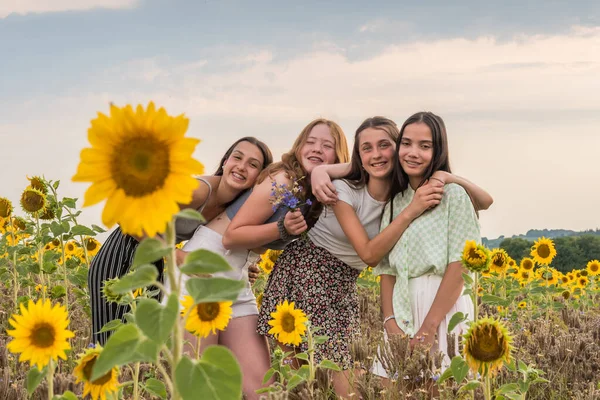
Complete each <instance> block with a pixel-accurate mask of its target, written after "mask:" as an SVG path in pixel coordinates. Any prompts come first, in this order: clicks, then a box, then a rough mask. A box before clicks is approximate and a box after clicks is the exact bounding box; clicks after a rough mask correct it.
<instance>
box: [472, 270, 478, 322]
mask: <svg viewBox="0 0 600 400" xmlns="http://www.w3.org/2000/svg"><path fill="white" fill-rule="evenodd" d="M473 285H474V286H475V287H474V288H473V293H475V296H473V307H474V310H473V322H477V319H478V318H479V272H475V278H474V279H473Z"/></svg>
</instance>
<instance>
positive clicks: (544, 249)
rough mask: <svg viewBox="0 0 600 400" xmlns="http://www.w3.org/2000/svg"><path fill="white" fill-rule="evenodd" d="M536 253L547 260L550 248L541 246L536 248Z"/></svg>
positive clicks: (545, 245)
mask: <svg viewBox="0 0 600 400" xmlns="http://www.w3.org/2000/svg"><path fill="white" fill-rule="evenodd" d="M537 253H538V255H539V256H540V257H541V258H548V257H549V256H550V247H548V245H547V244H541V245H539V246H538V248H537Z"/></svg>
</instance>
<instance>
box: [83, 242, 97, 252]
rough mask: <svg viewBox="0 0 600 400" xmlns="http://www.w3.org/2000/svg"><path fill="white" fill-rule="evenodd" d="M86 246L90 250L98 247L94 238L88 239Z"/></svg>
mask: <svg viewBox="0 0 600 400" xmlns="http://www.w3.org/2000/svg"><path fill="white" fill-rule="evenodd" d="M85 247H86V248H87V249H88V251H94V250H95V249H96V242H95V241H94V240H88V241H87V243H86V244H85Z"/></svg>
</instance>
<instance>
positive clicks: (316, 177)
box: [310, 163, 351, 205]
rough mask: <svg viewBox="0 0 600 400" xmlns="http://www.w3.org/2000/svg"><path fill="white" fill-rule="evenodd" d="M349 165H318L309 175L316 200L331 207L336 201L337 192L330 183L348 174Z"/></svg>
mask: <svg viewBox="0 0 600 400" xmlns="http://www.w3.org/2000/svg"><path fill="white" fill-rule="evenodd" d="M350 169H351V168H350V163H344V164H327V165H319V166H318V167H315V169H314V170H313V171H312V173H311V174H310V185H311V188H312V192H313V194H314V195H315V197H316V198H317V200H318V201H319V202H321V203H323V204H327V205H333V204H335V203H336V202H337V201H338V196H337V190H336V189H335V186H334V185H333V183H332V182H331V181H332V180H333V179H337V178H343V177H345V176H347V175H348V174H349V173H350Z"/></svg>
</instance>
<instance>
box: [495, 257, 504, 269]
mask: <svg viewBox="0 0 600 400" xmlns="http://www.w3.org/2000/svg"><path fill="white" fill-rule="evenodd" d="M505 263H506V260H505V259H504V255H503V254H497V255H496V257H494V265H495V266H496V267H498V268H503V267H504V264H505Z"/></svg>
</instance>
